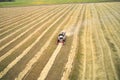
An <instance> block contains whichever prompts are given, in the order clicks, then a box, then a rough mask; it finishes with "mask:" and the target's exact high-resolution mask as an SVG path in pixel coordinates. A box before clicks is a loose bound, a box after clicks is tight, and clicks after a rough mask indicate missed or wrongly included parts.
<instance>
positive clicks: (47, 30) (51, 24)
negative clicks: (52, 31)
mask: <svg viewBox="0 0 120 80" xmlns="http://www.w3.org/2000/svg"><path fill="white" fill-rule="evenodd" d="M56 17H57V16H56ZM51 25H52V24H51ZM51 27H52V26H51ZM40 28H42V27H40ZM38 30H39V29H38ZM38 30H36V31H35V32H37V31H38ZM48 30H49V28H48V29H47V30H45V32H44V34H45V33H46V32H47V31H48ZM35 32H34V33H35ZM34 33H33V34H34ZM44 34H43V35H44ZM43 35H42V36H43ZM31 36H32V35H31ZM31 36H30V37H31ZM42 36H40V38H41V37H42ZM38 40H39V39H38ZM38 40H37V41H38ZM35 43H37V42H35ZM32 46H33V45H32ZM32 46H30V47H29V48H27V49H26V51H28V49H30V48H32ZM25 53H26V52H25ZM8 54H9V53H8ZM26 54H27V53H26ZM24 55H25V54H24ZM7 56H8V55H7ZM7 56H6V57H7ZM4 58H5V57H4ZM16 61H17V60H16Z"/></svg>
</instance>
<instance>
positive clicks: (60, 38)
mask: <svg viewBox="0 0 120 80" xmlns="http://www.w3.org/2000/svg"><path fill="white" fill-rule="evenodd" d="M65 41H66V33H65V32H61V33H60V34H59V35H58V39H57V44H59V43H63V45H64V44H65Z"/></svg>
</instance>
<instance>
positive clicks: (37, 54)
mask: <svg viewBox="0 0 120 80" xmlns="http://www.w3.org/2000/svg"><path fill="white" fill-rule="evenodd" d="M69 10H70V9H68V10H67V11H65V12H64V14H63V15H61V16H60V17H59V18H58V20H59V19H60V18H63V17H64V15H65V14H67V13H68V11H69ZM56 21H57V20H56ZM56 21H55V22H56ZM60 27H61V26H59V27H57V29H56V30H55V31H54V33H53V34H52V36H51V38H49V39H48V42H46V43H45V45H44V46H43V47H42V48H41V49H40V51H39V52H38V53H36V55H35V56H34V57H33V58H32V59H31V60H30V61H29V62H28V63H27V65H26V67H25V68H24V69H23V70H22V72H20V73H19V75H18V77H17V78H15V80H21V79H22V78H23V77H24V76H25V75H26V74H27V72H28V71H29V70H30V69H31V68H32V65H33V64H35V63H36V62H37V60H38V59H39V58H40V56H41V55H42V53H43V52H44V50H45V49H47V47H48V46H49V44H50V42H51V40H52V38H53V37H54V36H55V34H56V33H57V32H58V30H59V29H60Z"/></svg>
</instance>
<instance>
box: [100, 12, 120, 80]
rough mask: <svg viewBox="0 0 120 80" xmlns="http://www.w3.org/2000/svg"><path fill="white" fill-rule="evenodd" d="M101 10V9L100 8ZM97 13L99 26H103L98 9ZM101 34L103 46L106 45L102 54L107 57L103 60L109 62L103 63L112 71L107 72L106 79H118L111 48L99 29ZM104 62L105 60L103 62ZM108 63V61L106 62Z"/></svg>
mask: <svg viewBox="0 0 120 80" xmlns="http://www.w3.org/2000/svg"><path fill="white" fill-rule="evenodd" d="M101 11H102V10H101ZM98 14H99V19H100V22H101V26H102V27H104V24H105V23H104V22H103V20H102V17H101V15H100V12H99V11H98ZM101 34H102V36H103V43H104V46H106V50H104V51H107V52H106V53H104V56H108V58H105V60H106V61H109V60H110V63H109V65H105V66H106V67H108V68H109V67H110V66H111V69H112V72H111V73H109V72H108V79H110V80H113V79H115V80H119V79H118V76H117V74H116V69H115V65H114V62H113V58H112V56H111V54H112V53H111V52H112V51H111V50H110V47H109V44H108V42H107V41H106V38H105V34H104V32H103V30H102V29H101ZM105 63H106V62H105ZM107 64H108V63H107ZM111 69H110V68H109V71H111ZM106 70H107V71H108V69H107V68H106Z"/></svg>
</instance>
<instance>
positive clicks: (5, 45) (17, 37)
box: [0, 14, 54, 50]
mask: <svg viewBox="0 0 120 80" xmlns="http://www.w3.org/2000/svg"><path fill="white" fill-rule="evenodd" d="M48 15H49V14H48ZM52 15H54V14H51V17H52ZM44 17H45V16H44ZM44 17H43V18H44ZM49 17H50V16H49ZM49 17H46V18H49ZM46 18H44V19H45V20H46ZM44 19H43V20H42V21H43V22H45V21H44ZM35 25H39V23H37V24H35ZM35 25H34V26H35ZM35 27H36V26H35ZM32 28H34V27H31V28H29V29H27V30H26V31H24V32H23V33H21V34H20V35H19V36H16V37H15V38H14V39H12V40H11V41H10V40H9V41H10V42H8V43H6V42H5V41H3V42H2V43H1V44H3V43H6V44H3V45H4V46H2V47H1V48H0V50H2V49H4V48H5V47H7V46H8V45H9V44H11V43H12V42H14V41H15V40H17V39H19V38H20V37H21V36H23V35H24V34H25V33H26V32H28V31H29V30H32Z"/></svg>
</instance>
